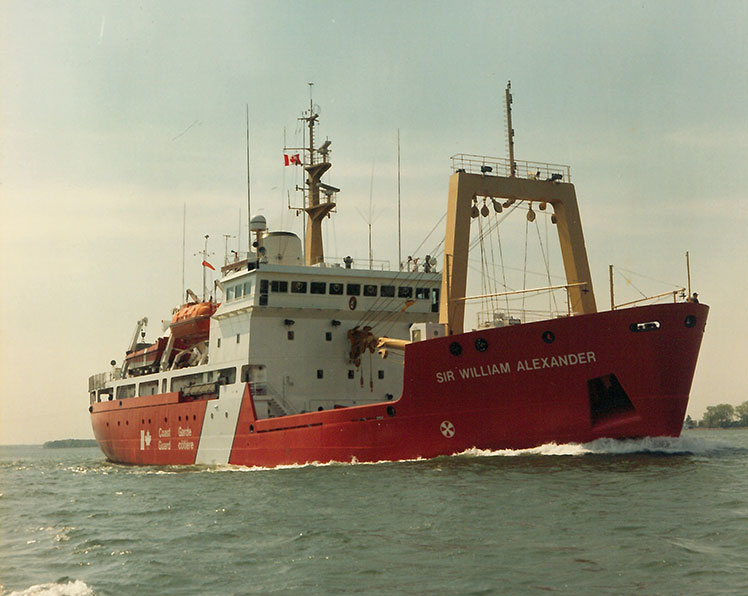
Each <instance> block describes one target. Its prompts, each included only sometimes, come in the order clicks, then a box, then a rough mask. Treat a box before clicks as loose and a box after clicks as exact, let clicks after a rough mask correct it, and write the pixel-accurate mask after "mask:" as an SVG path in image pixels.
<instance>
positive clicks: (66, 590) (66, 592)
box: [6, 579, 94, 596]
mask: <svg viewBox="0 0 748 596" xmlns="http://www.w3.org/2000/svg"><path fill="white" fill-rule="evenodd" d="M93 593H94V592H93V590H92V589H91V588H90V587H89V586H88V585H86V582H83V581H81V580H79V579H77V580H75V581H69V582H67V583H48V584H37V585H35V586H31V587H30V588H26V589H25V590H21V591H19V592H11V593H10V594H7V595H6V596H93Z"/></svg>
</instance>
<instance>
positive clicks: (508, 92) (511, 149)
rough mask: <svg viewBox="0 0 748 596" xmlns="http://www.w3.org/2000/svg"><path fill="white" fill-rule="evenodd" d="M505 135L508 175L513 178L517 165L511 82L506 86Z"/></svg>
mask: <svg viewBox="0 0 748 596" xmlns="http://www.w3.org/2000/svg"><path fill="white" fill-rule="evenodd" d="M506 134H507V140H508V142H509V175H510V176H511V177H512V178H514V176H516V174H517V164H515V163H514V129H513V128H512V82H511V81H509V82H507V84H506Z"/></svg>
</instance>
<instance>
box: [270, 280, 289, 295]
mask: <svg viewBox="0 0 748 596" xmlns="http://www.w3.org/2000/svg"><path fill="white" fill-rule="evenodd" d="M270 291H271V292H288V282H287V281H279V280H277V279H274V280H273V281H271V282H270Z"/></svg>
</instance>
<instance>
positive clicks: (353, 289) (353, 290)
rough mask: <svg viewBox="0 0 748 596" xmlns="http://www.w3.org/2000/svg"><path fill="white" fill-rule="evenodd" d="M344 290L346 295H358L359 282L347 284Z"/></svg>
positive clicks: (359, 292) (359, 289) (359, 291)
mask: <svg viewBox="0 0 748 596" xmlns="http://www.w3.org/2000/svg"><path fill="white" fill-rule="evenodd" d="M345 290H346V294H347V295H348V296H360V295H361V284H347V286H346V289H345Z"/></svg>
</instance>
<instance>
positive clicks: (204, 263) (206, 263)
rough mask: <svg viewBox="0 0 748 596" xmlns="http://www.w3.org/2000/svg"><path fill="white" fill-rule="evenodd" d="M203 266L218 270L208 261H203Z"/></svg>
mask: <svg viewBox="0 0 748 596" xmlns="http://www.w3.org/2000/svg"><path fill="white" fill-rule="evenodd" d="M203 267H207V268H208V269H212V270H213V271H215V270H216V268H215V267H213V265H211V264H210V263H208V261H203Z"/></svg>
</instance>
